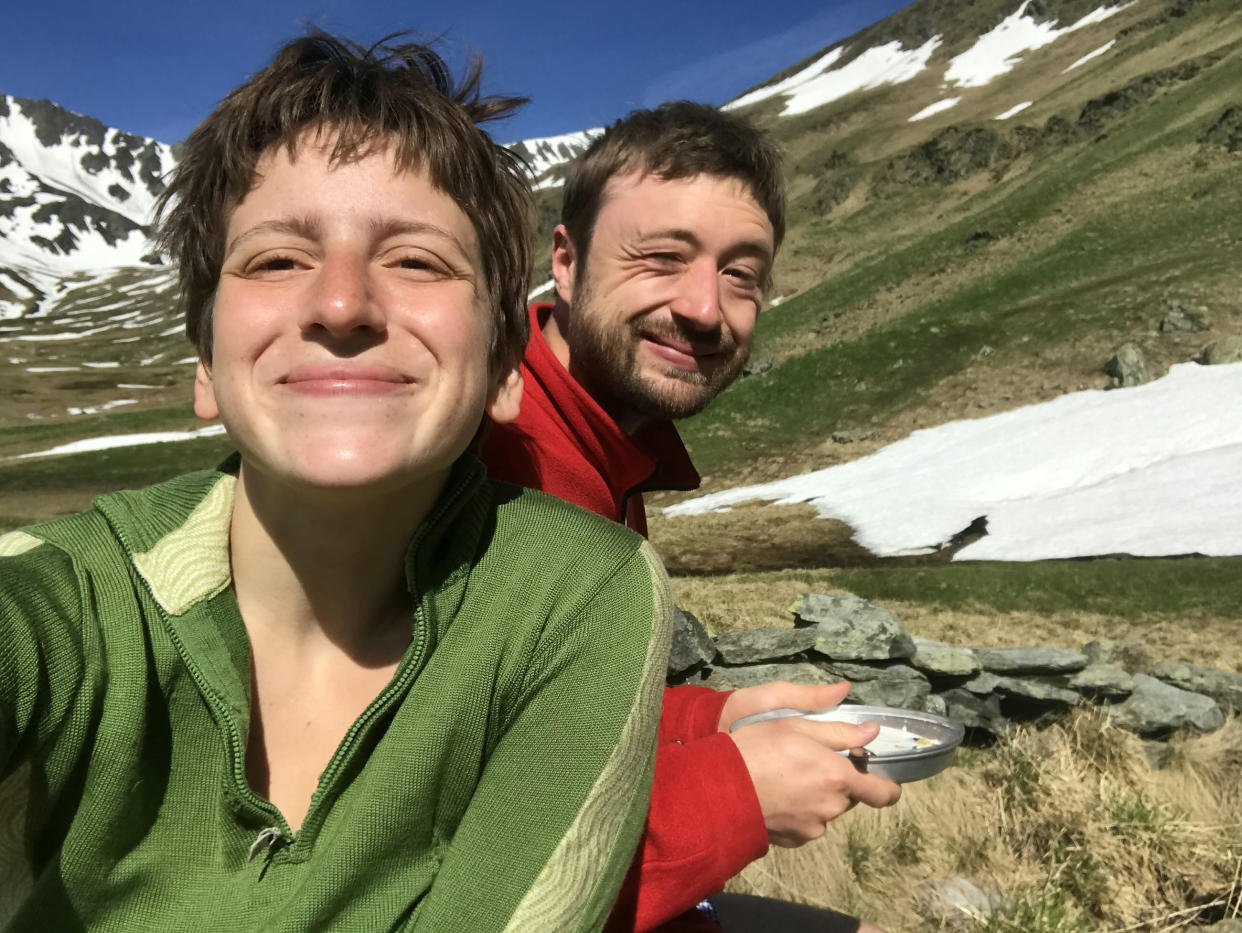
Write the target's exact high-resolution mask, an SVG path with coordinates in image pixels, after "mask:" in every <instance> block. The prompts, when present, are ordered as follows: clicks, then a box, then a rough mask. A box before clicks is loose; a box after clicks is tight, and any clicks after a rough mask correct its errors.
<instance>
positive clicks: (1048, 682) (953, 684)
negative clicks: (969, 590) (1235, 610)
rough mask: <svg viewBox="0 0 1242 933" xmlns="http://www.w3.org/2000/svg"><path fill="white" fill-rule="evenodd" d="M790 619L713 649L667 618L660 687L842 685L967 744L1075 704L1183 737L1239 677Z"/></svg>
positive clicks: (844, 621) (820, 615) (1210, 724)
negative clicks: (952, 724) (929, 718)
mask: <svg viewBox="0 0 1242 933" xmlns="http://www.w3.org/2000/svg"><path fill="white" fill-rule="evenodd" d="M790 611H791V612H792V613H793V614H794V627H793V628H764V629H752V630H748V631H745V630H739V631H733V632H727V633H724V634H722V635H720V636H719V637H718V638H716V639H715V641H714V642H713V641H712V640H711V639H710V638H708V637H707V635H706V633H702V636H701V638H700V637H699V636H698V635H696V634H695V633H696V630H697V632H702V627H701V626H698V623H697V620H695V619H694V617H693V616H691V615H690V614H689V613H681V612H680V610H679V616H678V619H677V622H676V626H675V627H676V630H677V632H678V636H677V638H678V644H675V645H674V654H675V655H676V656H677V658H678V660H677V662H676V663H673V662H672V661H670V665H669V670H670V683H674V684H676V683H697V684H704V685H706V686H709V687H714V688H716V689H720V690H735V689H741V688H744V687H751V686H757V685H759V684H765V683H768V682H770V681H773V680H786V681H791V682H793V683H802V684H826V683H836V682H838V681H841V680H848V681H849V682H850V684H851V690H850V695H849V697H848V698H847V699H846V702H847V703H859V704H862V705H866V706H892V707H900V708H903V709H912V710H922V711H925V712H930V713H935V714H936V715H944V716H948V717H949V718H950V719H953V720H955V721H957V722H960V723H962V724H963V725H965V726H966V728H967V730H968V739H971V740H977V739H980V738H982V739H984V740H987V739H988V738H990V737H998V736H1003V735H1005V734H1007V733H1008V732H1009V731H1010V730H1011V729H1012V724H1013V723H1016V722H1034V723H1036V724H1042V723H1044V722H1046V721H1048V720H1049V719H1053V718H1057V717H1059V716H1061V715H1063V714H1064V713H1065V712H1066V711H1067V710H1069V709H1070V708H1072V707H1075V706H1079V705H1081V704H1084V703H1095V704H1104V706H1105V709H1106V710H1107V712H1108V716H1109V718H1110V719H1111V720H1112V721H1113V722H1114V723H1115V724H1116V725H1118V726H1120V727H1122V728H1125V729H1128V730H1130V731H1132V732H1135V733H1137V734H1139V735H1140V736H1143V737H1144V738H1147V739H1165V738H1167V737H1168V736H1170V735H1171V734H1173V733H1175V732H1177V731H1178V730H1180V729H1184V728H1192V729H1196V730H1198V731H1200V732H1212V731H1214V730H1216V729H1219V728H1220V727H1221V726H1222V725H1223V724H1224V721H1225V711H1227V710H1236V711H1242V675H1239V674H1234V673H1230V672H1228V671H1223V670H1219V669H1217V668H1210V667H1200V666H1197V665H1194V664H1188V663H1186V662H1185V661H1166V662H1163V663H1160V664H1157V665H1155V666H1154V667H1153V666H1152V664H1151V660H1150V658H1149V656H1148V653H1147V650H1146V648H1144V647H1143V646H1142V645H1139V644H1134V643H1130V642H1118V641H1113V640H1111V639H1107V638H1101V639H1096V640H1094V641H1091V642H1089V643H1088V644H1086V645H1084V646H1083V650H1082V651H1070V650H1067V649H1064V648H1057V647H1049V646H1039V645H1032V646H1026V647H1004V648H996V647H980V646H975V647H967V646H963V645H949V644H945V643H943V642H938V641H932V640H930V639H925V638H912V637H911V636H910V634H909V633H908V632H907V631H906V629H905V627H904V626H903V625H902V624H901V622H900V620H898V618H897V617H896V616H895V615H893V613H891V612H889V611H888V610H887V609H884V608H882V607H880V606H877V605H875V604H874V603H871V602H868V601H867V600H865V599H862V598H860V597H858V596H853V595H851V594H847V593H831V594H822V593H807V594H804V595H803V596H802V597H801V598H800V599H799V600H798V601H797V603H795V605H794V606H792V607H791V609H790ZM683 616H684V618H683ZM696 627H697V629H696ZM687 662H688V666H684V667H680V670H679V671H678V672H677V673H675V674H674V673H673V668H674V667H679V666H680V665H683V664H687ZM972 737H973V738H972ZM1148 757H1149V760H1151V761H1152V763H1153V767H1158V766H1161V765H1162V763H1163V762H1164V761H1165V759H1164V758H1163V757H1162V756H1161V755H1160V754H1158V753H1156V752H1152V753H1151V754H1149V756H1148ZM1239 757H1240V760H1242V749H1240V750H1239Z"/></svg>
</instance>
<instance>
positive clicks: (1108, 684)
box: [1068, 663, 1134, 700]
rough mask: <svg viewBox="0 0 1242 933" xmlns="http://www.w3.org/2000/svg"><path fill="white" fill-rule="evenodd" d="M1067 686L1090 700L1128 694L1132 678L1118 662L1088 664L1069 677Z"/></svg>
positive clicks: (1132, 683)
mask: <svg viewBox="0 0 1242 933" xmlns="http://www.w3.org/2000/svg"><path fill="white" fill-rule="evenodd" d="M1068 686H1069V688H1070V689H1071V690H1076V691H1077V692H1078V693H1080V694H1082V695H1083V696H1085V697H1087V698H1089V699H1092V700H1103V699H1111V698H1113V697H1126V696H1129V695H1130V693H1131V691H1133V690H1134V678H1133V677H1132V676H1131V675H1130V673H1129V672H1128V671H1127V670H1126V669H1125V668H1124V667H1122V666H1121V665H1120V664H1104V663H1096V664H1088V665H1087V666H1086V667H1084V668H1083V669H1082V670H1081V671H1079V672H1078V673H1077V674H1075V675H1074V676H1073V677H1071V678H1070V679H1069V684H1068Z"/></svg>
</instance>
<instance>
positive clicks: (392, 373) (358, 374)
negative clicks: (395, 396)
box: [279, 361, 414, 396]
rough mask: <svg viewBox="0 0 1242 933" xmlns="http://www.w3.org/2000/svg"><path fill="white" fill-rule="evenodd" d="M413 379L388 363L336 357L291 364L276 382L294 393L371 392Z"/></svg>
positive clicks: (391, 389) (397, 386)
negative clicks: (293, 365) (351, 360)
mask: <svg viewBox="0 0 1242 933" xmlns="http://www.w3.org/2000/svg"><path fill="white" fill-rule="evenodd" d="M413 381H414V380H413V379H412V378H410V377H408V376H406V375H405V374H404V373H402V372H401V371H400V370H397V369H394V368H392V367H391V366H382V365H375V364H367V363H342V362H339V361H338V362H332V363H313V364H307V365H302V366H295V367H294V368H293V369H291V370H290V371H289V372H288V373H287V374H285V376H284V377H283V378H282V379H280V380H279V384H280V385H282V386H284V387H286V388H287V389H289V390H290V391H292V392H294V393H296V394H298V395H332V396H349V395H360V396H374V395H386V394H388V393H391V392H399V391H401V390H402V389H404V388H405V387H406V386H407V385H409V384H410V383H411V382H413Z"/></svg>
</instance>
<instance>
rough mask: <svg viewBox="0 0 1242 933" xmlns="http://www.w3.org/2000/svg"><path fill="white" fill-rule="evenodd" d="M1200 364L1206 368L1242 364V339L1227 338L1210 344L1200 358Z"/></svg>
mask: <svg viewBox="0 0 1242 933" xmlns="http://www.w3.org/2000/svg"><path fill="white" fill-rule="evenodd" d="M1199 362H1200V363H1203V364H1204V365H1206V366H1222V365H1224V364H1226V363H1242V337H1225V338H1224V339H1223V340H1218V341H1216V342H1215V343H1213V344H1209V345H1208V347H1207V349H1205V350H1204V351H1203V355H1202V356H1200V357H1199Z"/></svg>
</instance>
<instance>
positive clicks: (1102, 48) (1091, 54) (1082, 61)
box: [1061, 39, 1117, 74]
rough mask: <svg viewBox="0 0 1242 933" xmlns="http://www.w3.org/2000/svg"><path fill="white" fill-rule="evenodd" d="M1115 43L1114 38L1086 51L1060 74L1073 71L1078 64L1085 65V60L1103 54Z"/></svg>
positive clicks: (1087, 60)
mask: <svg viewBox="0 0 1242 933" xmlns="http://www.w3.org/2000/svg"><path fill="white" fill-rule="evenodd" d="M1116 44H1117V40H1116V39H1113V40H1112V41H1111V42H1105V43H1104V44H1103V45H1101V46H1100V47H1099V48H1098V49H1096V50H1095V51H1094V52H1088V53H1087V54H1086V55H1084V56H1083V57H1082V58H1080V59H1078V61H1076V62H1074V64H1072V65H1070V66H1069V67H1068V68H1066V69H1065V71H1062V72H1061V74H1067V73H1068V72H1071V71H1073V70H1074V69H1075V68H1077V67H1078V66H1079V65H1085V64H1086V63H1087V62H1089V61H1091V59H1093V58H1099V57H1100V56H1101V55H1103V54H1104V53H1105V52H1107V51H1108V50H1109V49H1111V48H1112V47H1113V46H1114V45H1116Z"/></svg>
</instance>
